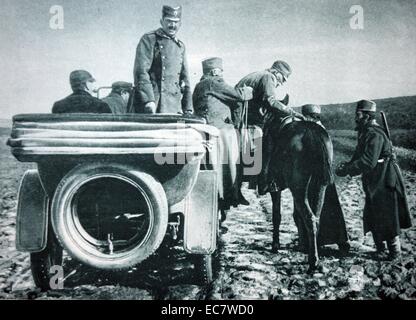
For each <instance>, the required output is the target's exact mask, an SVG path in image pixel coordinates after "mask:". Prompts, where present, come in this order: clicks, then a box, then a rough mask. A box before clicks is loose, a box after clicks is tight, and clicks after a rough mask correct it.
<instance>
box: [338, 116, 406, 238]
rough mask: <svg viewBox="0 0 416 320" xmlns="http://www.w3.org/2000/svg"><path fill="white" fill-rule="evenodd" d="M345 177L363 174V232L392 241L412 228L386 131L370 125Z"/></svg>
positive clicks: (361, 135) (359, 138)
mask: <svg viewBox="0 0 416 320" xmlns="http://www.w3.org/2000/svg"><path fill="white" fill-rule="evenodd" d="M342 171H343V173H344V174H349V175H350V176H356V175H360V174H362V182H363V188H364V192H365V196H366V202H365V207H364V216H363V218H364V232H365V233H367V232H369V231H371V232H372V233H373V236H374V239H375V240H376V242H380V241H390V240H392V239H393V238H395V237H396V236H398V235H399V234H400V229H401V228H410V227H411V218H410V213H409V208H408V204H407V199H406V193H405V187H404V183H403V178H402V175H401V172H400V169H399V167H398V165H397V163H396V162H395V157H394V155H393V151H392V145H391V142H390V140H389V138H388V137H387V136H386V134H385V132H384V130H383V129H382V128H381V127H380V126H379V125H377V124H374V123H371V124H369V125H367V126H366V127H365V128H363V129H362V130H361V131H360V132H359V136H358V145H357V148H356V150H355V153H354V155H353V157H352V159H351V161H350V162H349V163H347V164H345V165H344V167H343V170H342Z"/></svg>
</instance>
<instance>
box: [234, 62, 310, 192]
mask: <svg viewBox="0 0 416 320" xmlns="http://www.w3.org/2000/svg"><path fill="white" fill-rule="evenodd" d="M291 73H292V69H291V68H290V66H289V64H287V63H286V62H284V61H280V60H278V61H276V62H275V63H273V65H272V67H271V68H270V69H266V70H264V71H258V72H253V73H251V74H249V75H247V76H245V77H244V78H243V79H241V80H240V82H239V83H238V84H237V86H236V87H237V88H242V87H246V86H248V87H252V88H253V99H252V100H251V101H249V103H248V108H247V109H248V110H241V109H240V110H237V112H234V114H233V116H234V119H233V120H234V124H235V126H236V127H238V128H241V127H242V126H244V125H255V126H259V127H260V128H262V129H264V124H265V118H266V116H267V114H268V113H269V112H270V111H271V110H275V111H277V112H275V114H277V115H278V116H279V118H281V119H283V118H285V117H288V116H292V117H297V118H300V119H304V116H303V115H302V114H301V113H298V112H296V111H295V110H293V109H292V108H291V107H289V106H288V105H287V104H288V102H289V97H288V96H287V95H286V98H285V99H284V100H283V101H279V99H278V98H277V97H276V88H278V87H280V86H282V85H283V84H284V83H285V82H286V81H287V80H288V78H289V76H290V75H291ZM243 109H244V108H243ZM245 113H246V116H245V117H246V119H247V123H245V124H244V119H242V118H244V116H242V115H244V114H245ZM270 140H271V139H270V137H269V135H267V134H266V133H265V134H264V137H263V148H262V171H261V173H260V175H259V177H258V178H257V183H258V192H259V194H260V195H263V194H266V193H267V192H269V191H273V189H274V188H275V187H273V186H272V183H271V181H268V168H269V163H270V158H271V153H272V149H273V143H272V141H270Z"/></svg>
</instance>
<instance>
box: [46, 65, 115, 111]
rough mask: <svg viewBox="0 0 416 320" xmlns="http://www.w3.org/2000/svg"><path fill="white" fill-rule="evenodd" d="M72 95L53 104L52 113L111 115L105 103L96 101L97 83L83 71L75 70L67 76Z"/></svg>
mask: <svg viewBox="0 0 416 320" xmlns="http://www.w3.org/2000/svg"><path fill="white" fill-rule="evenodd" d="M69 82H70V84H71V88H72V91H73V93H72V94H71V95H70V96H68V97H66V98H65V99H63V100H60V101H57V102H55V104H54V105H53V108H52V113H111V109H110V107H109V106H108V105H107V103H105V102H103V101H101V100H100V99H97V98H95V97H94V96H93V94H96V93H97V90H98V88H97V82H96V81H95V79H94V77H93V76H92V75H91V74H90V73H89V72H88V71H85V70H75V71H73V72H71V74H70V76H69Z"/></svg>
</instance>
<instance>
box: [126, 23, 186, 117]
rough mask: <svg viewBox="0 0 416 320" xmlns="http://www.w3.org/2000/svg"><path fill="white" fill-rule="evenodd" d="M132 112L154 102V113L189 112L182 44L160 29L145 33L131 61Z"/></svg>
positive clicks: (183, 46) (184, 55)
mask: <svg viewBox="0 0 416 320" xmlns="http://www.w3.org/2000/svg"><path fill="white" fill-rule="evenodd" d="M134 84H135V86H136V92H135V111H136V112H143V110H144V106H145V105H146V103H148V102H155V104H156V106H157V113H182V112H187V111H188V112H191V111H192V94H191V87H190V81H189V72H188V66H187V61H186V52H185V45H184V44H183V42H182V41H180V40H178V39H177V38H171V37H170V36H168V35H167V34H166V33H165V32H164V31H163V29H158V30H156V31H152V32H149V33H147V34H145V35H144V36H143V37H142V39H141V40H140V43H139V45H138V46H137V52H136V60H135V63H134Z"/></svg>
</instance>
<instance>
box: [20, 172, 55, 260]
mask: <svg viewBox="0 0 416 320" xmlns="http://www.w3.org/2000/svg"><path fill="white" fill-rule="evenodd" d="M48 208H49V199H48V197H47V195H46V192H45V191H44V189H43V186H42V184H41V181H40V178H39V174H38V171H37V170H28V171H26V172H25V174H24V176H23V178H22V181H21V182H20V186H19V194H18V205H17V216H16V249H17V250H19V251H24V252H40V251H42V250H43V249H45V247H46V242H47V229H48V228H47V226H48Z"/></svg>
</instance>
